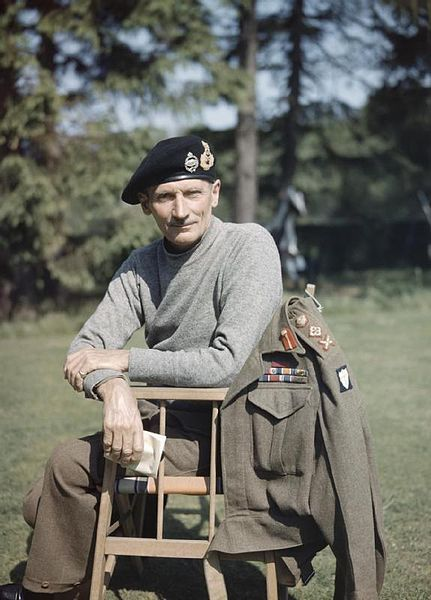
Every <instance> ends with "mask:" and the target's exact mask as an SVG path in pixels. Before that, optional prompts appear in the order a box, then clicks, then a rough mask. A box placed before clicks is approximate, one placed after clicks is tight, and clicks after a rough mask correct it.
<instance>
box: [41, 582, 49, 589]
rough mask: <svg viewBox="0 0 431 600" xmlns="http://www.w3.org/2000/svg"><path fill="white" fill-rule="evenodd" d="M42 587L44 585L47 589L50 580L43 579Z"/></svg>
mask: <svg viewBox="0 0 431 600" xmlns="http://www.w3.org/2000/svg"><path fill="white" fill-rule="evenodd" d="M40 586H41V587H43V589H46V588H48V587H49V581H42V583H41V584H40Z"/></svg>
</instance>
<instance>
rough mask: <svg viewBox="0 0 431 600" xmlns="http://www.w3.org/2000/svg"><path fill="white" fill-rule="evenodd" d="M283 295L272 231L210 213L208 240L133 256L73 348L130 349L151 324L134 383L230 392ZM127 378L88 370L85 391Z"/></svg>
mask: <svg viewBox="0 0 431 600" xmlns="http://www.w3.org/2000/svg"><path fill="white" fill-rule="evenodd" d="M281 299H282V281H281V269H280V260H279V256H278V251H277V248H276V246H275V243H274V241H273V239H272V237H271V236H270V235H269V233H268V232H267V231H266V230H265V229H264V228H263V227H261V226H259V225H256V224H253V223H249V224H242V225H238V224H233V223H223V222H222V221H221V220H220V219H218V218H217V217H214V216H212V218H211V222H210V226H209V228H208V230H207V231H206V233H205V235H204V236H203V238H202V240H201V241H200V242H199V244H198V245H197V246H195V247H194V248H192V249H191V250H189V251H187V252H184V253H182V254H171V253H169V252H167V250H166V248H165V244H164V240H163V239H160V240H157V241H155V242H153V243H151V244H149V245H148V246H145V247H143V248H139V249H137V250H135V251H133V252H132V253H131V254H130V256H129V257H128V258H127V259H126V260H125V262H124V263H123V264H122V265H121V267H120V268H119V269H118V271H117V272H116V273H115V275H114V277H113V279H112V280H111V282H110V284H109V287H108V290H107V292H106V294H105V296H104V298H103V299H102V301H101V302H100V304H99V306H98V307H97V309H96V311H95V312H94V313H93V314H92V316H91V317H90V318H89V319H88V321H87V322H86V323H85V324H84V326H83V327H82V329H81V330H80V332H79V333H78V335H77V336H76V338H75V339H74V340H73V342H72V344H71V346H70V349H69V352H74V351H76V350H79V349H81V348H85V347H94V348H107V349H115V348H123V347H124V346H125V344H126V343H127V342H128V340H129V339H130V337H131V335H132V334H133V333H134V332H135V331H136V330H137V329H139V328H141V327H144V329H145V340H146V343H147V346H148V348H137V347H135V348H131V350H130V355H129V370H128V375H129V378H130V379H131V380H132V381H144V382H147V383H148V384H151V385H171V386H183V387H187V386H190V387H193V386H194V387H223V386H228V385H230V383H231V382H232V381H233V379H234V377H235V375H236V374H237V373H238V372H239V371H240V369H241V368H242V366H243V364H244V362H245V361H246V359H247V357H248V355H249V354H250V352H251V351H252V349H253V347H254V346H255V344H256V343H257V342H258V341H259V339H260V337H261V335H262V333H263V331H264V330H265V327H266V326H267V324H268V323H269V321H270V319H271V317H272V315H273V313H274V312H275V310H276V309H277V308H278V307H279V305H280V302H281ZM119 375H120V373H118V372H116V371H112V370H108V369H100V370H96V371H93V372H91V373H89V374H88V375H87V377H86V378H85V382H84V387H85V392H86V395H88V396H93V397H95V391H94V390H95V387H96V386H97V385H98V384H100V383H101V382H102V381H105V380H107V379H110V378H112V377H116V376H119Z"/></svg>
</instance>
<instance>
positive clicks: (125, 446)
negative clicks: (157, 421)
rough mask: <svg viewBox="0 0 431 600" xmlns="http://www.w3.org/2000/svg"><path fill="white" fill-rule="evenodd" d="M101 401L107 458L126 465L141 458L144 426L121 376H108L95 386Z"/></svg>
mask: <svg viewBox="0 0 431 600" xmlns="http://www.w3.org/2000/svg"><path fill="white" fill-rule="evenodd" d="M97 394H98V395H99V397H100V398H101V400H103V449H104V453H105V457H106V458H110V459H111V460H113V461H114V462H117V463H120V464H121V465H123V466H124V467H127V466H128V465H129V464H130V463H132V462H137V461H139V460H140V458H141V456H142V452H143V449H144V448H143V431H142V430H143V428H142V421H141V415H140V413H139V410H138V403H137V401H136V399H135V398H134V397H133V395H132V392H131V390H130V387H129V384H128V383H127V382H126V381H124V379H120V378H118V379H109V380H108V381H105V383H102V384H100V385H99V386H98V387H97Z"/></svg>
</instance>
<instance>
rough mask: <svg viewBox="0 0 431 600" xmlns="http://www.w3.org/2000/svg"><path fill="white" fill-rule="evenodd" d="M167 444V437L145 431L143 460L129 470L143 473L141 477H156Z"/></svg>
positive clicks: (130, 466) (133, 464) (131, 465)
mask: <svg viewBox="0 0 431 600" xmlns="http://www.w3.org/2000/svg"><path fill="white" fill-rule="evenodd" d="M165 442H166V436H165V435H160V433H152V432H151V431H145V430H144V451H143V452H142V456H141V460H140V461H139V462H135V463H131V464H130V465H129V466H128V468H129V469H132V471H136V472H137V473H141V475H149V476H151V477H156V476H157V471H158V469H159V464H160V459H161V458H162V453H163V449H164V447H165Z"/></svg>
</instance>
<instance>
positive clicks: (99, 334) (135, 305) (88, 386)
mask: <svg viewBox="0 0 431 600" xmlns="http://www.w3.org/2000/svg"><path fill="white" fill-rule="evenodd" d="M143 322H144V315H143V310H142V304H141V301H140V298H139V293H138V286H137V282H136V272H135V268H134V258H133V254H131V255H130V257H129V258H128V259H127V260H126V261H125V262H124V263H123V264H122V265H121V267H120V268H119V269H118V271H117V272H116V273H115V275H114V277H113V278H112V280H111V282H110V284H109V286H108V289H107V291H106V294H105V296H104V298H103V299H102V301H101V302H100V304H99V305H98V307H97V309H96V310H95V312H94V313H93V314H92V315H91V317H90V318H89V319H88V320H87V321H86V323H85V324H84V325H83V327H82V328H81V330H80V331H79V333H78V335H77V336H76V337H75V339H74V340H73V341H72V344H71V345H70V348H69V351H68V354H70V353H72V352H76V351H77V350H80V349H82V348H109V349H117V348H123V347H124V345H125V344H126V343H127V342H128V340H129V339H130V337H131V335H132V334H133V333H134V332H135V331H136V330H137V329H139V328H140V327H141V326H142V325H143ZM114 377H123V374H122V373H121V372H120V371H115V370H112V369H97V370H96V371H92V372H91V373H89V374H88V375H87V377H86V378H85V380H84V391H85V395H86V396H87V397H93V398H95V397H96V395H95V393H94V389H95V387H96V386H97V385H99V384H100V383H102V382H103V381H107V380H108V379H112V378H114Z"/></svg>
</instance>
